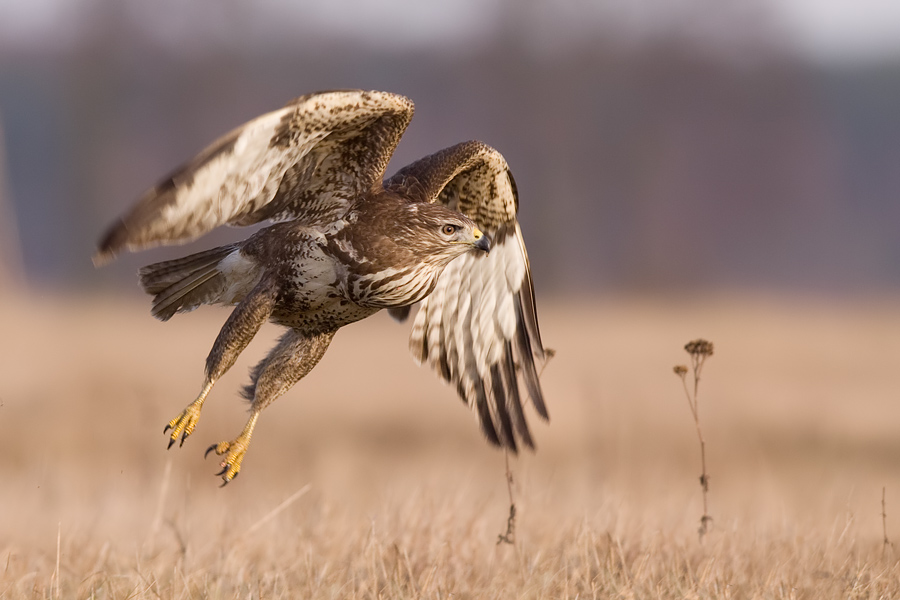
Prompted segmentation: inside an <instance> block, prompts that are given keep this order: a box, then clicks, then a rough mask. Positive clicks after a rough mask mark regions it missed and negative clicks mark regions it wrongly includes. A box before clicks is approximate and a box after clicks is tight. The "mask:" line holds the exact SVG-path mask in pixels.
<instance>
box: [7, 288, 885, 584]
mask: <svg viewBox="0 0 900 600" xmlns="http://www.w3.org/2000/svg"><path fill="white" fill-rule="evenodd" d="M148 307H149V300H138V299H136V298H132V297H129V298H126V299H119V300H114V299H113V298H112V297H110V296H102V297H101V296H97V297H61V296H56V295H41V294H37V293H32V294H30V295H5V296H0V331H2V339H3V343H2V344H0V476H2V478H0V598H4V599H5V598H57V597H59V598H163V599H169V598H172V599H177V598H198V597H199V598H810V599H813V598H898V597H900V562H898V560H900V547H898V548H896V549H895V548H894V547H893V545H885V544H884V543H883V527H882V505H881V499H882V489H883V488H885V489H886V505H885V507H886V515H887V534H888V537H889V538H890V540H893V541H895V542H897V543H898V544H900V299H898V298H879V299H863V300H848V299H842V300H827V301H826V300H822V299H817V298H814V297H783V296H762V295H753V294H749V295H748V294H744V295H738V294H722V295H708V296H696V297H693V296H683V297H662V296H660V297H635V296H629V297H601V298H596V299H588V298H583V299H581V300H579V301H575V302H568V303H562V302H560V301H554V300H553V299H551V300H549V301H544V302H542V304H541V306H540V307H539V308H540V310H541V324H542V333H543V336H544V342H545V345H546V346H548V347H550V348H554V349H555V350H556V351H557V355H556V358H555V359H554V360H553V361H551V363H550V364H549V366H548V367H547V368H546V370H545V372H544V375H543V383H544V389H545V394H546V398H547V403H548V408H549V410H550V414H551V422H550V424H549V425H547V424H544V423H542V422H540V421H539V419H537V418H536V416H535V415H534V414H533V412H530V413H529V417H530V419H529V422H530V425H531V429H532V433H533V434H534V437H535V440H536V442H537V444H538V451H537V452H536V453H534V454H532V453H528V452H525V453H523V454H522V455H520V456H519V457H518V458H517V459H516V460H514V461H512V467H513V471H514V475H515V486H514V492H515V498H516V504H517V508H518V515H517V520H516V532H515V541H516V543H515V544H514V545H508V544H501V545H497V543H496V541H497V536H498V534H500V533H501V532H503V531H504V530H505V525H506V517H507V511H508V504H509V501H508V497H507V487H506V481H505V476H504V455H503V453H501V452H498V451H496V450H494V449H492V448H490V447H488V446H487V444H486V443H484V442H483V441H482V439H481V434H480V432H479V431H478V428H477V426H476V424H475V421H474V417H473V416H472V415H471V414H470V413H469V412H468V411H467V410H466V409H465V408H464V407H463V405H462V404H461V403H460V402H459V401H458V400H457V399H456V396H455V394H454V393H453V391H452V390H451V389H450V388H448V387H446V386H444V385H442V384H441V383H440V382H439V381H438V380H437V378H436V377H435V376H433V375H432V374H431V373H430V372H428V371H427V370H425V369H420V368H418V367H416V366H415V365H414V364H413V362H412V360H411V359H410V358H409V356H408V353H407V350H406V337H407V334H408V330H409V327H408V325H402V326H401V325H397V324H395V323H393V322H392V321H391V320H390V319H389V318H388V317H387V315H376V316H375V317H373V318H372V319H369V320H368V321H366V322H362V323H359V324H356V325H352V326H350V327H348V328H345V329H344V330H342V331H341V332H340V333H339V334H338V335H337V337H336V338H335V340H334V343H333V344H332V346H331V349H330V350H329V352H328V354H327V355H326V356H325V358H324V360H323V361H322V363H321V364H320V365H319V366H318V367H317V368H316V369H315V370H314V371H313V373H312V374H311V375H310V376H309V377H308V378H306V379H305V380H303V381H301V382H300V384H298V385H297V386H296V387H295V388H294V389H293V390H291V391H290V392H289V393H288V394H287V395H286V396H285V397H283V398H281V399H279V400H278V401H277V402H276V403H275V404H274V405H273V406H272V407H271V408H270V409H268V410H267V411H266V412H265V413H263V416H262V418H261V419H260V422H259V426H258V427H257V430H256V434H255V436H254V440H253V443H252V445H251V447H250V451H249V452H248V454H247V458H246V460H245V461H244V467H243V470H242V472H241V476H240V477H239V478H238V479H237V480H235V481H234V482H233V483H232V484H230V485H228V486H227V487H226V488H224V489H219V487H218V484H219V483H220V481H219V479H217V478H216V477H214V476H213V473H214V472H215V471H217V470H218V468H217V466H216V461H215V459H214V457H212V456H211V457H210V458H209V459H208V460H204V459H203V451H204V450H205V449H206V447H207V446H208V445H209V444H211V443H214V442H218V441H221V440H224V439H231V438H233V437H234V436H235V435H236V434H237V433H238V432H239V431H240V429H241V428H242V427H243V424H244V420H245V414H246V413H245V405H244V401H243V400H240V399H239V397H238V395H237V391H238V388H239V386H240V385H242V384H243V383H244V382H245V380H246V377H247V369H248V368H249V367H250V366H251V365H252V364H254V363H255V361H256V360H258V359H259V358H260V357H261V356H262V355H263V354H264V353H265V352H266V350H267V349H268V347H269V346H270V345H271V343H272V341H273V339H274V337H275V336H276V335H277V329H276V328H274V327H269V328H265V329H264V330H263V332H262V333H261V334H260V335H259V336H258V339H257V340H255V341H254V343H253V344H251V346H250V348H249V349H248V350H247V351H246V352H245V354H244V356H242V358H241V360H240V361H239V362H238V364H237V366H236V367H235V368H234V369H232V371H231V372H230V373H229V374H228V375H227V376H226V377H225V378H223V379H222V380H221V381H219V382H218V384H217V385H216V388H215V389H214V390H213V393H212V395H211V396H210V399H209V401H208V402H207V404H206V406H205V408H204V416H203V419H201V421H200V425H199V427H198V429H197V431H196V432H195V433H194V435H193V436H192V437H191V438H190V439H189V440H188V441H187V442H186V443H185V445H184V447H183V448H180V449H179V448H177V447H175V448H173V449H172V450H170V451H168V452H167V451H166V449H165V447H166V438H165V437H164V436H163V433H162V430H163V426H164V425H165V423H166V422H167V421H168V420H169V419H170V418H172V417H173V416H175V414H177V413H178V412H179V411H180V410H181V409H182V408H183V407H184V405H186V404H187V403H188V402H189V401H191V400H192V399H193V398H194V397H195V395H196V393H197V392H198V391H199V389H200V385H201V383H202V369H203V362H204V359H205V357H206V353H207V352H208V350H209V348H210V346H211V344H212V342H213V339H214V338H215V336H216V333H217V332H218V329H219V327H220V325H221V324H222V322H223V321H224V319H225V317H226V315H227V311H226V310H225V309H216V308H205V309H201V310H198V311H196V312H194V313H191V314H189V315H179V316H176V317H175V318H174V319H173V320H172V321H170V322H169V323H165V324H163V323H159V322H157V321H155V320H153V319H152V318H151V317H150V316H149V311H148ZM697 337H704V338H706V339H709V340H712V341H713V342H714V343H715V346H716V353H715V355H714V356H713V357H711V358H710V359H709V360H708V362H707V363H706V366H705V367H704V379H703V381H702V383H701V386H700V412H701V420H702V425H703V430H704V434H705V437H706V445H707V461H708V471H709V473H710V480H711V483H710V494H709V502H710V514H711V515H712V517H713V518H714V522H713V527H712V531H711V533H710V534H708V535H707V536H706V537H705V538H704V539H703V540H702V542H701V541H700V540H699V539H698V535H697V527H698V524H699V518H700V516H701V514H702V504H701V503H702V498H701V492H700V486H699V482H698V476H699V474H700V466H699V453H698V448H697V441H696V437H695V431H694V426H693V422H692V420H691V417H690V414H689V411H688V407H687V402H686V400H685V398H684V395H683V390H682V388H681V383H680V381H679V380H678V379H677V378H676V376H675V375H674V374H673V373H672V367H673V366H674V365H676V364H682V363H686V362H687V360H688V357H687V355H686V354H685V353H684V351H683V350H682V347H683V346H684V344H685V342H687V341H689V340H691V339H694V338H697ZM285 501H287V502H285Z"/></svg>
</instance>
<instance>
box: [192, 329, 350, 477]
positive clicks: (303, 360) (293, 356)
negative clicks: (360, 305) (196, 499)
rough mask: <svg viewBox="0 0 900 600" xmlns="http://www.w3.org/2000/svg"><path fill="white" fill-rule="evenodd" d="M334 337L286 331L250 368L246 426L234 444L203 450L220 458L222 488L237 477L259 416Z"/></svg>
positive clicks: (308, 370) (215, 445)
mask: <svg viewBox="0 0 900 600" xmlns="http://www.w3.org/2000/svg"><path fill="white" fill-rule="evenodd" d="M334 333H335V332H334V331H328V332H326V333H320V334H316V335H311V336H305V335H303V334H302V333H300V332H299V331H297V330H295V329H289V330H288V331H287V332H285V334H284V335H283V336H282V337H281V339H280V340H279V341H278V345H276V346H275V347H274V348H272V351H271V352H269V355H268V356H267V357H266V358H264V359H263V360H262V362H260V363H259V364H258V365H256V367H254V369H253V371H252V373H251V375H250V385H248V386H247V387H246V388H244V396H245V397H246V398H247V399H249V400H252V404H251V406H250V419H249V420H248V421H247V425H245V426H244V430H243V431H242V432H241V434H240V435H239V436H238V437H237V438H235V439H234V440H232V441H230V442H220V443H218V444H213V445H212V446H210V447H209V448H208V449H207V450H206V454H209V453H210V452H215V453H216V454H218V455H219V456H223V455H224V458H223V459H222V462H221V463H220V466H221V467H222V470H221V471H220V472H219V473H217V475H219V476H220V477H222V480H223V482H224V483H223V484H222V485H225V484H226V483H228V482H229V481H231V480H232V479H234V478H235V477H237V475H238V473H240V471H241V462H242V461H243V460H244V454H245V453H246V452H247V447H248V446H249V445H250V436H252V435H253V428H254V427H256V421H257V419H259V415H260V413H261V412H262V411H263V409H265V408H266V407H267V406H268V405H269V404H271V403H272V402H273V401H274V400H275V399H276V398H278V397H279V396H281V395H282V394H284V393H285V392H286V391H288V390H289V389H291V387H292V386H293V385H294V384H295V383H297V382H298V381H300V380H301V379H302V378H303V377H305V376H306V375H307V373H309V372H310V371H312V369H313V367H315V366H316V364H317V363H318V362H319V360H320V359H321V358H322V356H323V355H324V354H325V351H326V350H327V349H328V345H329V344H330V343H331V338H333V337H334Z"/></svg>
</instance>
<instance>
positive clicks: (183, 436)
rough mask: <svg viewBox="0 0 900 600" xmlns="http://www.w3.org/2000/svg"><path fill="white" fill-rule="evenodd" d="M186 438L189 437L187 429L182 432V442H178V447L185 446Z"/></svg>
mask: <svg viewBox="0 0 900 600" xmlns="http://www.w3.org/2000/svg"><path fill="white" fill-rule="evenodd" d="M186 439H187V431H185V432H184V433H182V434H181V443H180V444H178V447H179V448H181V447H182V446H184V440H186ZM173 441H174V440H173Z"/></svg>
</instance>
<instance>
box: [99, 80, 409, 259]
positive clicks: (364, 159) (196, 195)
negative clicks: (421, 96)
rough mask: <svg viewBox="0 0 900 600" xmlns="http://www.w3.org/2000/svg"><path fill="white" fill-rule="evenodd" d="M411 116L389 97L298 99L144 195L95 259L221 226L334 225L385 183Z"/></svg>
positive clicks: (403, 101)
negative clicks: (274, 222)
mask: <svg viewBox="0 0 900 600" xmlns="http://www.w3.org/2000/svg"><path fill="white" fill-rule="evenodd" d="M412 113H413V104H412V102H410V101H409V100H408V99H407V98H404V97H403V96H398V95H396V94H389V93H386V92H364V91H359V90H354V91H345V92H326V93H322V94H312V95H309V96H304V97H301V98H298V99H297V100H295V101H294V102H292V103H291V104H289V105H288V106H286V107H284V108H281V109H279V110H276V111H273V112H270V113H267V114H265V115H262V116H260V117H257V118H256V119H254V120H252V121H250V122H248V123H246V124H245V125H243V126H241V127H239V128H237V129H235V130H233V131H232V132H231V133H229V134H227V135H225V136H223V137H222V138H220V139H219V140H217V141H216V142H214V143H213V144H211V145H210V146H209V147H207V148H206V149H205V150H204V151H203V152H201V153H200V154H199V155H197V156H196V157H195V158H194V159H193V160H191V161H190V162H188V163H187V164H185V165H184V166H182V167H181V168H179V169H178V170H176V171H175V172H174V173H173V174H172V175H171V176H170V177H169V178H167V179H166V180H164V181H163V182H162V183H160V184H159V185H157V186H156V187H155V188H153V189H152V190H150V191H149V192H147V193H146V194H145V195H144V196H143V197H142V198H141V199H140V200H139V201H138V203H137V204H136V205H135V206H134V207H133V208H132V209H131V211H129V212H128V213H127V214H126V215H125V216H123V217H122V218H121V219H120V220H119V221H118V222H117V223H115V224H114V225H113V227H111V228H110V229H109V231H108V232H107V234H106V235H105V236H104V238H103V239H102V240H101V242H100V247H99V250H98V252H97V254H96V255H95V258H94V260H95V262H97V263H102V262H105V261H106V260H109V259H110V258H112V256H113V255H115V253H116V252H118V251H119V250H121V249H123V248H126V249H129V250H142V249H144V248H149V247H151V246H156V245H159V244H180V243H185V242H188V241H190V240H192V239H195V238H197V237H199V236H201V235H203V234H205V233H207V232H208V231H210V230H212V229H214V228H215V227H218V226H220V225H224V224H233V225H249V224H252V223H256V222H259V221H264V220H269V219H274V220H283V219H286V218H292V219H300V220H304V219H305V220H306V221H310V222H316V223H319V222H320V221H322V220H324V222H330V220H333V219H335V218H337V217H338V214H336V213H340V212H341V211H342V210H344V209H343V208H342V207H345V206H347V205H348V204H349V202H350V201H351V200H353V199H354V198H355V197H357V195H359V194H361V193H363V192H364V191H367V190H368V189H370V187H371V185H372V183H373V182H377V181H380V180H381V177H382V176H383V174H384V166H385V165H386V164H387V161H388V159H389V158H390V155H391V154H392V153H393V150H394V147H395V146H396V144H397V142H398V141H399V139H400V136H401V135H402V134H403V131H404V130H405V129H406V126H407V125H408V123H409V120H410V119H411V118H412ZM282 184H284V185H282ZM273 200H274V202H273ZM308 224H311V223H308ZM320 224H321V223H320Z"/></svg>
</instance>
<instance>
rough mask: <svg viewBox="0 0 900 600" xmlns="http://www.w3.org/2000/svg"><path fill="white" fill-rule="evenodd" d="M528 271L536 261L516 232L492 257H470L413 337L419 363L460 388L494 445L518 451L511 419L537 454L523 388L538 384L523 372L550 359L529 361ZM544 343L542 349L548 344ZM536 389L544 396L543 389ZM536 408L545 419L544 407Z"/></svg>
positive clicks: (424, 311) (447, 280)
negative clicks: (525, 343) (525, 340)
mask: <svg viewBox="0 0 900 600" xmlns="http://www.w3.org/2000/svg"><path fill="white" fill-rule="evenodd" d="M527 271H528V258H527V256H526V255H525V253H524V245H523V244H522V242H521V233H520V232H519V229H518V226H516V227H515V230H514V231H513V232H510V233H509V234H507V235H505V236H503V237H502V239H499V240H498V241H497V243H495V244H494V246H493V248H492V249H491V252H490V254H488V255H487V256H483V255H482V256H479V255H476V254H474V253H470V254H465V255H463V256H461V257H459V258H457V259H456V260H454V261H453V262H451V263H450V264H449V265H448V266H447V267H446V268H445V269H444V272H443V273H442V274H441V276H440V278H439V279H438V282H437V285H436V287H435V289H434V291H433V292H432V293H431V295H430V296H428V297H427V298H426V299H425V300H424V301H423V302H422V303H421V306H420V308H419V312H418V313H417V314H416V318H415V321H414V323H413V328H412V333H411V335H410V350H411V351H412V354H413V357H414V358H415V360H416V361H417V362H418V363H419V364H422V363H423V362H426V363H427V364H428V365H429V366H430V367H431V368H432V369H434V370H435V371H437V372H438V373H440V374H441V376H442V377H443V378H444V379H445V380H446V381H448V382H451V383H454V384H456V386H457V389H458V391H459V393H460V395H461V396H462V397H463V399H464V400H465V401H466V402H467V403H468V404H469V405H470V406H471V407H472V408H473V409H474V410H475V411H476V412H477V413H478V416H479V419H480V420H481V421H482V426H483V427H484V428H485V433H486V434H487V435H488V437H489V439H491V438H492V432H493V436H496V438H497V439H496V440H492V441H495V443H498V444H500V445H504V446H507V447H510V448H511V449H513V450H515V448H516V445H515V440H514V439H513V437H512V435H513V432H512V425H511V423H510V419H511V416H510V415H511V414H512V419H513V421H514V422H515V424H516V429H517V430H518V433H519V436H520V437H521V438H522V439H523V441H525V443H526V444H527V445H529V446H533V442H532V441H531V437H530V434H529V432H528V429H527V426H526V425H525V421H524V417H522V416H521V401H520V395H519V386H518V382H517V379H518V378H519V377H522V378H524V377H528V376H530V373H533V366H532V369H531V370H530V371H529V370H527V369H521V368H520V367H519V364H520V363H523V362H526V361H527V362H528V364H529V365H533V361H534V359H535V357H536V356H537V357H538V358H543V354H542V350H540V354H537V355H535V354H534V353H533V351H532V350H528V351H527V354H528V356H525V352H524V351H523V349H522V345H521V343H520V342H521V340H520V336H521V335H527V332H526V331H525V323H524V322H523V319H522V316H521V315H522V314H523V309H522V308H521V307H520V308H519V309H517V303H521V302H522V296H521V293H522V291H523V286H525V285H530V280H528V278H527V277H526V275H527ZM530 309H531V308H530V307H525V309H524V310H530ZM536 343H537V345H538V346H539V344H540V341H539V340H537V342H536ZM520 371H522V372H521V373H520ZM513 387H515V389H512V388H513ZM525 387H526V389H528V390H529V392H530V391H531V389H532V387H530V386H529V385H526V386H525ZM536 389H537V393H538V394H540V388H539V386H538V387H537V388H536ZM501 390H502V392H503V393H501ZM501 396H502V397H501ZM532 400H533V402H534V404H535V407H536V408H538V411H539V413H541V415H542V416H545V413H544V412H542V411H544V408H543V399H542V398H540V397H539V398H532ZM479 404H481V405H479ZM514 404H515V405H514ZM486 418H487V419H488V420H489V423H485V422H484V420H485V419H486Z"/></svg>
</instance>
